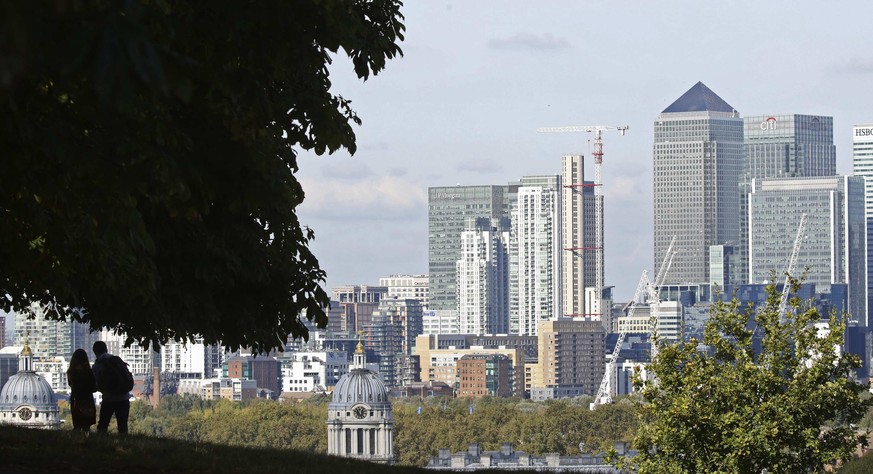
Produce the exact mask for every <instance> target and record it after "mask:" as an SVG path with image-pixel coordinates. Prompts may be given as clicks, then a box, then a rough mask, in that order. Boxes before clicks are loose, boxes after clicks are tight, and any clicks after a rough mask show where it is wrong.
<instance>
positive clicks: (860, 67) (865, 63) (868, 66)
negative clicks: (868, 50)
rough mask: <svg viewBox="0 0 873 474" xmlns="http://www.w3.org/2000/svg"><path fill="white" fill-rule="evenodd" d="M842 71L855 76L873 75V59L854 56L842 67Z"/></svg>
mask: <svg viewBox="0 0 873 474" xmlns="http://www.w3.org/2000/svg"><path fill="white" fill-rule="evenodd" d="M839 69H840V70H842V71H845V72H848V73H853V74H873V57H869V58H859V57H858V56H854V57H852V58H849V59H848V60H847V61H844V62H843V64H841V65H840V68H839Z"/></svg>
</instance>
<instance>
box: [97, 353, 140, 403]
mask: <svg viewBox="0 0 873 474" xmlns="http://www.w3.org/2000/svg"><path fill="white" fill-rule="evenodd" d="M103 365H104V366H105V367H104V370H103V374H102V377H100V382H101V384H100V385H101V387H98V388H99V389H100V391H101V392H102V393H104V394H105V393H112V394H121V393H127V392H129V391H131V390H133V374H131V373H130V370H129V369H128V368H127V362H125V361H123V360H122V359H121V357H118V356H116V355H114V356H112V357H110V358H108V359H106V362H104V364H103Z"/></svg>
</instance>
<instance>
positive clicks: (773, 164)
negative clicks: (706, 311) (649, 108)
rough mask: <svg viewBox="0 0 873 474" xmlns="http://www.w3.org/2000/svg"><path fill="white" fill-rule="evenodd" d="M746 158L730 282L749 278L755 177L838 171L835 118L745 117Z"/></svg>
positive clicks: (816, 116)
mask: <svg viewBox="0 0 873 474" xmlns="http://www.w3.org/2000/svg"><path fill="white" fill-rule="evenodd" d="M743 123H744V137H743V141H744V144H745V159H744V161H743V174H742V176H741V177H740V211H739V216H740V239H739V242H738V244H737V245H736V246H735V248H736V252H737V253H736V256H735V263H736V269H737V270H736V272H735V275H732V277H733V278H732V279H731V281H729V282H726V283H728V284H730V283H734V284H743V283H753V282H750V281H749V264H748V245H749V236H748V221H749V203H748V197H749V193H750V192H751V186H752V180H753V179H760V178H789V177H804V176H833V175H835V174H836V173H837V151H836V147H835V146H834V120H833V118H832V117H826V116H819V115H797V114H789V115H756V116H753V117H745V118H744V119H743Z"/></svg>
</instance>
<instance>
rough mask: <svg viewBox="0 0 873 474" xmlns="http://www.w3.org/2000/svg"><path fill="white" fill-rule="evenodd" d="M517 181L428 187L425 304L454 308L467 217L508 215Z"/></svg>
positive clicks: (453, 309) (440, 308) (456, 307)
mask: <svg viewBox="0 0 873 474" xmlns="http://www.w3.org/2000/svg"><path fill="white" fill-rule="evenodd" d="M517 189H518V184H511V185H504V186H446V187H433V188H429V189H428V267H429V270H428V277H429V279H430V289H429V296H428V308H429V309H432V310H439V311H442V310H449V311H457V310H458V305H457V293H458V289H457V262H458V259H460V258H461V232H463V231H464V222H465V219H467V218H471V217H472V218H478V217H481V218H486V219H501V218H506V219H508V218H509V217H510V215H509V212H510V207H511V203H512V202H513V201H514V200H515V192H516V190H517Z"/></svg>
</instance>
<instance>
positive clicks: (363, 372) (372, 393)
mask: <svg viewBox="0 0 873 474" xmlns="http://www.w3.org/2000/svg"><path fill="white" fill-rule="evenodd" d="M358 403H366V404H367V405H369V406H370V407H372V408H375V407H380V406H381V407H384V408H387V409H389V410H390V408H391V403H390V402H389V401H388V391H387V390H385V384H383V383H382V381H381V380H379V377H378V376H377V375H376V374H374V373H373V372H371V371H370V370H368V369H353V370H351V371H349V373H348V374H346V375H343V376H342V378H340V379H339V382H337V384H336V387H334V390H333V398H332V399H331V403H330V408H329V410H344V409H347V408H350V407H352V406H354V405H356V404H358Z"/></svg>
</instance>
